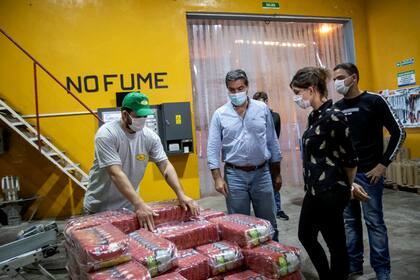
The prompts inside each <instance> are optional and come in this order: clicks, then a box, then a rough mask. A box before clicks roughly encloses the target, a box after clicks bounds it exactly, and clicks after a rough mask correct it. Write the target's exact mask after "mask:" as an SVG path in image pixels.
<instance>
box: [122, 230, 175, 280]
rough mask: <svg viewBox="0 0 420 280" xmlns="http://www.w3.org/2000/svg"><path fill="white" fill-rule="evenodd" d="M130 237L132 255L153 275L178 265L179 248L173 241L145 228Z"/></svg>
mask: <svg viewBox="0 0 420 280" xmlns="http://www.w3.org/2000/svg"><path fill="white" fill-rule="evenodd" d="M129 237H130V254H131V257H132V258H133V259H135V260H136V261H138V262H140V263H141V264H142V265H144V266H145V267H146V268H147V269H148V270H149V272H150V275H151V276H152V277H154V276H156V275H160V274H163V273H165V272H166V271H168V270H170V269H172V268H173V267H175V266H176V263H175V262H176V257H177V249H176V247H175V245H174V244H173V243H172V242H170V241H168V240H166V239H163V238H161V237H158V236H156V235H155V234H153V233H151V232H150V231H148V230H145V229H140V230H137V231H134V232H132V233H130V234H129Z"/></svg>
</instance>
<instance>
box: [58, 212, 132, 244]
mask: <svg viewBox="0 0 420 280" xmlns="http://www.w3.org/2000/svg"><path fill="white" fill-rule="evenodd" d="M107 223H111V224H112V225H114V226H115V227H117V228H118V229H119V230H121V231H122V232H124V233H130V232H132V231H135V230H137V229H139V228H140V226H139V221H138V219H137V216H136V214H135V213H134V212H132V211H130V210H127V209H121V210H112V211H105V212H101V213H97V214H93V215H88V216H81V217H74V218H71V219H69V221H68V222H67V224H66V225H65V227H64V236H65V237H66V239H67V240H70V239H71V235H72V233H73V232H74V231H76V230H80V229H85V228H90V227H93V226H98V225H103V224H107Z"/></svg>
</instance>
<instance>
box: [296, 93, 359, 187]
mask: <svg viewBox="0 0 420 280" xmlns="http://www.w3.org/2000/svg"><path fill="white" fill-rule="evenodd" d="M302 146H303V174H304V181H305V190H306V191H307V192H309V193H311V194H312V195H316V194H319V193H321V192H324V191H327V190H330V189H332V188H334V187H341V188H343V187H344V188H348V189H349V188H350V186H349V185H348V180H347V175H346V173H345V171H344V169H343V167H348V168H351V167H356V166H357V162H358V158H357V155H356V152H355V150H354V147H353V144H352V142H351V136H350V130H349V126H348V124H347V119H346V117H345V116H344V114H343V113H342V112H341V111H340V110H338V109H334V108H332V100H328V101H327V102H325V103H324V104H323V105H322V106H321V107H320V108H319V109H318V110H314V111H312V112H311V113H310V114H309V117H308V128H307V129H306V130H305V132H304V133H303V136H302Z"/></svg>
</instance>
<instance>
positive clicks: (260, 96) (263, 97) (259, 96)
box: [252, 91, 289, 221]
mask: <svg viewBox="0 0 420 280" xmlns="http://www.w3.org/2000/svg"><path fill="white" fill-rule="evenodd" d="M252 98H253V99H255V100H258V101H262V102H264V103H265V104H267V106H268V94H267V93H266V92H264V91H258V92H256V93H255V94H254V96H253V97H252ZM270 112H271V116H272V117H273V122H274V128H275V130H276V134H277V138H279V137H280V131H281V120H280V115H279V114H278V113H276V112H274V111H273V110H272V109H270ZM274 200H275V202H276V209H277V218H279V219H281V220H285V221H287V220H289V216H287V215H286V213H284V211H283V210H282V209H281V196H280V191H278V192H277V191H274Z"/></svg>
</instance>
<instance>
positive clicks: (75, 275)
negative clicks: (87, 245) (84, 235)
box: [64, 241, 81, 279]
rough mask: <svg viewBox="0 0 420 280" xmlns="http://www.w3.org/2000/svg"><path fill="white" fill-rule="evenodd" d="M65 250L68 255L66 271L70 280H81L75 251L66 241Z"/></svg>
mask: <svg viewBox="0 0 420 280" xmlns="http://www.w3.org/2000/svg"><path fill="white" fill-rule="evenodd" d="M64 249H65V250H66V254H67V264H66V269H67V271H68V273H69V276H70V279H80V278H81V276H80V267H79V263H78V262H77V259H76V258H77V257H76V253H75V249H74V248H73V247H72V246H70V244H69V243H68V242H66V241H65V242H64Z"/></svg>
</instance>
